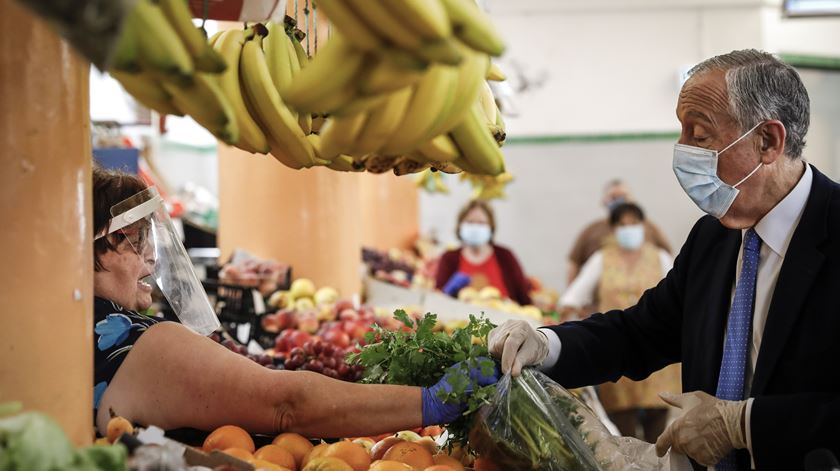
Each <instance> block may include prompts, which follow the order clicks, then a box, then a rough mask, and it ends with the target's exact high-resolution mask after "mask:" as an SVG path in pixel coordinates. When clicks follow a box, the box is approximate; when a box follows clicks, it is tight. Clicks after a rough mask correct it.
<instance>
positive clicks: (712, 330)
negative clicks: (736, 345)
mask: <svg viewBox="0 0 840 471" xmlns="http://www.w3.org/2000/svg"><path fill="white" fill-rule="evenodd" d="M740 247H741V231H737V230H727V231H726V235H725V237H724V238H723V240H721V242H720V243H719V244H717V246H716V247H715V249H714V253H715V254H716V255H717V256H716V257H715V259H714V268H713V270H712V271H711V273H710V278H711V280H710V282H709V286H708V289H706V290H705V291H706V292H707V296H708V298H707V302H706V313H705V315H704V316H703V317H702V318H701V319H699V323H700V328H699V329H698V330H699V331H700V332H701V335H700V337H699V338H700V339H702V340H701V341H702V342H703V344H704V345H705V346H704V347H703V348H701V349H700V352H701V354H702V355H703V358H702V360H701V361H700V362H699V364H700V365H703V367H702V372H701V375H702V379H701V382H700V388H701V389H702V390H703V391H705V392H707V393H709V394H711V395H713V396H714V394H715V391H716V390H717V380H718V374H719V373H720V361H721V356H722V355H723V334H724V331H725V330H726V319H727V317H728V314H729V304H730V303H731V297H732V283H733V282H734V280H735V265H736V262H737V260H738V250H739V248H740Z"/></svg>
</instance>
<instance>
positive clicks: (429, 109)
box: [382, 64, 458, 154]
mask: <svg viewBox="0 0 840 471" xmlns="http://www.w3.org/2000/svg"><path fill="white" fill-rule="evenodd" d="M457 77H458V75H457V69H455V68H454V67H452V66H448V65H440V64H436V65H433V66H431V67H430V68H429V71H428V72H427V73H426V75H425V76H424V77H423V78H422V79H420V82H418V83H417V85H416V86H415V89H416V90H415V92H414V96H413V97H412V98H411V103H410V104H409V106H408V110H407V111H406V114H405V118H404V119H403V121H402V123H400V125H399V127H400V131H399V132H398V133H395V134H394V135H392V136H391V139H389V140H388V142H387V143H386V144H385V145H384V146H383V147H382V152H383V153H385V154H401V153H404V152H409V151H411V150H414V147H416V146H417V145H419V144H420V143H421V142H422V141H423V140H424V139H429V138H431V137H433V136H429V135H427V133H428V131H429V130H430V129H431V128H432V126H433V125H434V124H435V121H436V120H437V118H438V117H439V116H440V112H441V110H443V108H444V107H445V106H446V103H447V101H448V100H451V99H452V94H451V93H450V92H451V91H452V90H453V89H454V81H455V80H457Z"/></svg>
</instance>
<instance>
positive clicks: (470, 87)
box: [431, 48, 490, 136]
mask: <svg viewBox="0 0 840 471" xmlns="http://www.w3.org/2000/svg"><path fill="white" fill-rule="evenodd" d="M464 49H465V51H464V55H465V57H466V58H465V59H464V62H463V63H462V64H461V65H460V66H459V71H458V84H457V92H456V94H455V100H454V103H453V104H452V108H451V112H450V113H449V116H448V117H446V118H445V119H444V120H443V121H442V122H441V123H440V125H439V126H437V127H435V129H434V130H433V131H432V132H431V135H433V136H434V135H437V134H443V133H445V132H449V131H450V130H451V129H452V128H453V127H455V125H456V124H458V123H459V122H460V121H461V120H462V119H464V115H466V113H467V110H469V108H470V106H472V103H473V102H475V100H476V99H477V98H478V94H479V90H480V87H481V84H482V83H484V72H485V70H486V69H487V63H488V62H490V57H489V56H488V55H487V54H485V53H483V52H478V51H473V50H471V49H469V48H464Z"/></svg>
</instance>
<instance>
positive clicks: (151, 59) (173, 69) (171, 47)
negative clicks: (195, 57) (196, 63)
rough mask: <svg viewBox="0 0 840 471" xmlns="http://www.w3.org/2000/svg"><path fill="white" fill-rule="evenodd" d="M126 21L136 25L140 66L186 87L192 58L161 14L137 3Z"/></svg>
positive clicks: (146, 3)
mask: <svg viewBox="0 0 840 471" xmlns="http://www.w3.org/2000/svg"><path fill="white" fill-rule="evenodd" d="M129 18H130V19H133V20H134V21H136V24H135V25H134V27H135V28H136V31H137V47H138V60H139V62H140V65H141V66H142V67H143V68H148V69H150V70H151V71H154V72H159V73H161V74H163V75H166V76H168V77H170V78H171V79H172V80H174V81H177V82H179V83H181V84H188V83H189V82H190V79H191V77H192V75H193V70H194V67H193V61H192V58H191V57H190V54H189V53H188V52H187V49H186V48H185V47H184V43H182V42H181V39H180V38H179V37H178V34H177V33H176V32H175V30H174V29H172V26H170V24H169V22H168V21H167V20H166V16H164V14H163V10H161V9H160V7H159V6H157V5H156V4H154V3H152V2H151V1H150V0H138V1H137V3H136V4H135V6H134V10H133V12H132V14H131V16H130V17H129Z"/></svg>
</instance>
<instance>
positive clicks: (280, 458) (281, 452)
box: [254, 445, 297, 469]
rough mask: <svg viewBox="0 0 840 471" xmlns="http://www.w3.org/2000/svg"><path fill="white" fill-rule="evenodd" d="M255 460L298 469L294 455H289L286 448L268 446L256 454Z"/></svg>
mask: <svg viewBox="0 0 840 471" xmlns="http://www.w3.org/2000/svg"><path fill="white" fill-rule="evenodd" d="M254 458H256V459H258V460H265V461H268V462H271V463H274V464H277V465H280V466H282V467H284V468H290V469H295V468H297V464H296V463H295V457H294V455H292V454H291V453H289V452H288V451H287V450H286V449H285V448H281V447H280V446H279V445H266V446H264V447H262V448H260V449H259V450H257V452H256V453H254Z"/></svg>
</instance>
